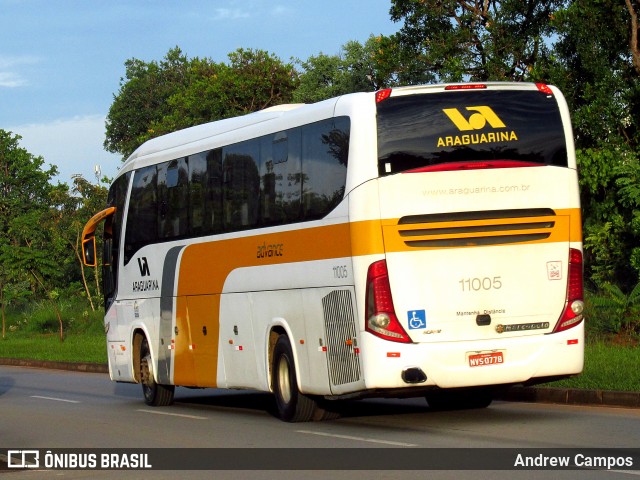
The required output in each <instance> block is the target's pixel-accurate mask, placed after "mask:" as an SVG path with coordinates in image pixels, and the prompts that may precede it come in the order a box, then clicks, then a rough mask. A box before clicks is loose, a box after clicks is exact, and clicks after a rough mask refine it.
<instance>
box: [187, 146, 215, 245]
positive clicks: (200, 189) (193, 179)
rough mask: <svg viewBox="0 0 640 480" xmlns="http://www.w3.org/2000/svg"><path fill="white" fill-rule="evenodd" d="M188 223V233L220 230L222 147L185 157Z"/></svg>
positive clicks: (209, 232) (202, 233)
mask: <svg viewBox="0 0 640 480" xmlns="http://www.w3.org/2000/svg"><path fill="white" fill-rule="evenodd" d="M189 206H190V208H189V214H190V218H189V222H190V225H191V234H192V235H195V236H197V235H208V234H212V233H219V232H220V231H221V230H222V150H221V149H219V148H218V149H215V150H208V151H206V152H202V153H198V154H196V155H191V156H190V157H189Z"/></svg>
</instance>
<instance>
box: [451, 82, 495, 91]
mask: <svg viewBox="0 0 640 480" xmlns="http://www.w3.org/2000/svg"><path fill="white" fill-rule="evenodd" d="M485 88H487V86H486V85H485V84H484V83H459V84H456V85H447V86H446V87H444V89H445V91H446V90H483V89H485Z"/></svg>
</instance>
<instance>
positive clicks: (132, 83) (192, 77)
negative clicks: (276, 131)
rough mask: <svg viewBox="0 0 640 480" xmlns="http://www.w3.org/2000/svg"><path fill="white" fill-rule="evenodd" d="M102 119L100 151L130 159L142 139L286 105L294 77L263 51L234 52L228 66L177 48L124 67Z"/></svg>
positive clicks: (287, 65) (283, 65) (289, 67)
mask: <svg viewBox="0 0 640 480" xmlns="http://www.w3.org/2000/svg"><path fill="white" fill-rule="evenodd" d="M125 65H126V76H125V78H124V79H121V81H120V90H119V92H118V94H117V95H115V96H114V102H113V104H112V105H111V108H110V109H109V114H108V116H107V132H106V140H105V142H104V145H105V148H106V149H107V150H109V151H111V152H114V153H120V154H122V155H123V157H127V156H129V155H130V154H131V153H132V152H133V151H134V150H135V149H136V148H137V147H138V146H139V145H141V144H142V143H144V142H145V141H146V140H148V139H150V138H153V137H157V136H159V135H163V134H165V133H169V132H172V131H175V130H178V129H182V128H186V127H190V126H194V125H199V124H201V123H205V122H210V121H213V120H219V119H222V118H228V117H232V116H236V115H242V114H245V113H250V112H254V111H256V110H260V109H263V108H267V107H270V106H273V105H279V104H282V103H288V102H290V101H291V94H292V92H293V90H294V88H295V86H296V84H297V83H296V82H297V73H296V72H295V70H294V68H293V65H291V64H284V63H283V62H282V61H281V60H280V59H278V58H277V57H276V56H274V55H271V54H269V53H268V52H266V51H264V50H245V49H238V50H236V51H235V52H232V53H231V54H229V64H224V63H215V62H213V61H212V60H210V59H200V58H197V57H196V58H192V59H189V58H188V57H187V56H186V55H184V54H183V53H182V51H181V50H180V49H179V48H177V47H176V48H174V49H172V50H169V52H168V53H167V55H166V56H165V58H164V60H163V61H161V62H160V63H158V62H155V61H151V62H148V63H147V62H143V61H141V60H137V59H131V60H128V61H127V62H126V63H125Z"/></svg>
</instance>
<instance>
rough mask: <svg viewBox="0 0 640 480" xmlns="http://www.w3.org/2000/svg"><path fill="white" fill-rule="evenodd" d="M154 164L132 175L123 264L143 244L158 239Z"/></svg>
mask: <svg viewBox="0 0 640 480" xmlns="http://www.w3.org/2000/svg"><path fill="white" fill-rule="evenodd" d="M156 179H157V172H156V166H155V165H151V166H149V167H144V168H141V169H140V170H137V171H136V173H135V175H134V177H133V187H132V189H131V198H130V199H129V214H128V216H127V228H126V234H125V252H124V254H125V258H124V263H125V265H126V264H127V263H128V262H129V260H131V258H132V256H133V254H134V253H135V252H137V251H138V250H140V249H141V248H142V247H144V246H145V245H149V244H151V243H155V242H157V241H158V200H157V192H156Z"/></svg>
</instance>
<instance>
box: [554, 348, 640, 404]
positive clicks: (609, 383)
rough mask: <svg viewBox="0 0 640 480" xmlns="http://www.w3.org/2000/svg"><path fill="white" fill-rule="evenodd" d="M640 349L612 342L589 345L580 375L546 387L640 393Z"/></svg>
mask: <svg viewBox="0 0 640 480" xmlns="http://www.w3.org/2000/svg"><path fill="white" fill-rule="evenodd" d="M638 366H640V347H638V346H630V345H617V344H615V343H613V342H612V341H605V340H596V341H589V342H588V343H587V345H586V346H585V360H584V370H583V372H582V374H581V375H579V376H577V377H573V378H569V379H566V380H560V381H557V382H553V383H549V384H547V386H549V387H564V388H587V389H596V390H619V391H626V392H640V375H638Z"/></svg>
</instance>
